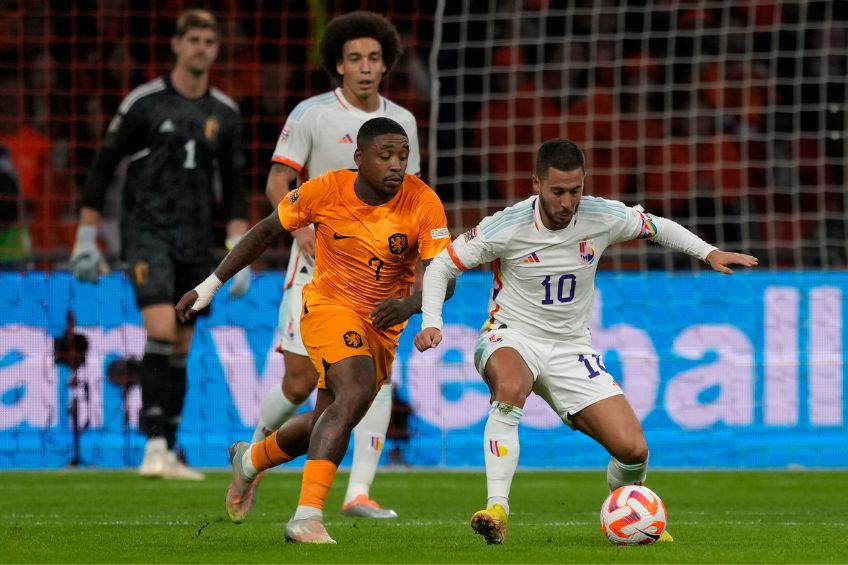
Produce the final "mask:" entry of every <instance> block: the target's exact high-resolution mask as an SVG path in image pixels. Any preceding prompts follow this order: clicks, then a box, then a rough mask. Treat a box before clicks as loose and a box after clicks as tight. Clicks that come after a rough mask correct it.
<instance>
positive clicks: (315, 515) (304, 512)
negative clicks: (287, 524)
mask: <svg viewBox="0 0 848 565" xmlns="http://www.w3.org/2000/svg"><path fill="white" fill-rule="evenodd" d="M292 520H321V521H322V522H323V521H324V511H323V510H321V509H320V508H315V507H314V506H302V505H300V504H298V505H297V510H295V511H294V516H292Z"/></svg>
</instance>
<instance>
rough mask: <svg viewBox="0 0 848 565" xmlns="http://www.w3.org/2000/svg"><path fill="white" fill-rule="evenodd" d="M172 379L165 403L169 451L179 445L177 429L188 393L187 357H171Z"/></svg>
mask: <svg viewBox="0 0 848 565" xmlns="http://www.w3.org/2000/svg"><path fill="white" fill-rule="evenodd" d="M169 365H170V374H171V378H170V381H169V383H168V395H167V400H166V401H165V439H166V440H167V442H168V449H173V448H174V445H175V444H176V443H177V428H178V427H179V425H180V419H181V416H182V413H183V404H184V401H185V393H186V356H185V355H177V354H174V355H171V358H170V363H169Z"/></svg>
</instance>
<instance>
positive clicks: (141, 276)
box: [133, 261, 150, 284]
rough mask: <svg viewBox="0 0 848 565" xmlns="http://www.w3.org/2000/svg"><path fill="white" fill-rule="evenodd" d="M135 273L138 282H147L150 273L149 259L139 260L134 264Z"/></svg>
mask: <svg viewBox="0 0 848 565" xmlns="http://www.w3.org/2000/svg"><path fill="white" fill-rule="evenodd" d="M133 274H134V275H135V283H136V284H145V283H146V282H147V277H148V276H149V275H150V265H148V264H147V261H139V262H138V263H136V264H135V265H133Z"/></svg>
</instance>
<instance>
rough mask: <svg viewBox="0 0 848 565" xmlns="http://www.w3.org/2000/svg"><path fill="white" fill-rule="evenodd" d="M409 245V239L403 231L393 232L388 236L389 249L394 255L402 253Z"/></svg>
mask: <svg viewBox="0 0 848 565" xmlns="http://www.w3.org/2000/svg"><path fill="white" fill-rule="evenodd" d="M407 247H409V240H408V239H407V238H406V234H405V233H393V234H392V235H390V236H389V251H391V252H392V253H394V254H395V255H402V254H403V252H404V251H406V248H407Z"/></svg>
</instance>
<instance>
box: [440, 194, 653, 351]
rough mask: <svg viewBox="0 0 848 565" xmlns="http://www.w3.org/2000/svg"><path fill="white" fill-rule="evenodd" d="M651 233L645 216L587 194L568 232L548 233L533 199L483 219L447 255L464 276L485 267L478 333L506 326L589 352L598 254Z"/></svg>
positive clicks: (535, 197)
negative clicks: (484, 304) (486, 286)
mask: <svg viewBox="0 0 848 565" xmlns="http://www.w3.org/2000/svg"><path fill="white" fill-rule="evenodd" d="M655 234H656V226H655V225H654V223H653V221H652V218H651V217H650V216H649V215H647V214H644V213H643V212H640V211H639V210H637V209H635V208H629V207H627V206H626V205H624V204H622V203H621V202H618V201H615V200H604V199H603V198H595V197H592V196H583V197H582V198H581V200H580V207H579V209H578V211H577V214H576V215H575V217H574V219H573V220H572V221H571V224H569V225H568V227H566V228H564V229H561V230H558V231H551V230H549V229H547V228H546V227H545V226H544V224H543V223H542V219H541V217H540V215H539V197H538V196H533V197H530V198H528V199H527V200H524V201H522V202H519V203H518V204H516V205H514V206H511V207H509V208H506V209H504V210H502V211H501V212H498V213H496V214H495V215H493V216H489V217H487V218H485V219H483V221H482V222H480V224H479V225H478V226H477V227H475V228H473V229H471V230H469V231H468V232H466V233H464V234H463V235H461V236H459V237H458V238H456V239H455V240H454V241H453V243H452V244H451V246H450V247H449V248H448V249H447V252H448V253H449V255H450V258H451V260H452V262H453V264H454V265H455V266H456V267H457V268H459V269H461V270H463V271H464V270H466V269H471V268H474V267H476V266H478V265H481V264H484V263H489V262H492V268H493V272H494V273H493V275H494V276H493V279H494V280H493V284H492V294H491V296H490V298H489V319H488V320H487V321H486V324H485V325H484V329H486V330H488V329H492V328H498V327H504V326H505V327H508V328H512V329H515V330H518V331H519V332H522V333H523V334H526V335H530V336H539V337H544V338H548V339H551V338H554V339H557V338H562V339H564V340H568V341H569V342H571V343H573V344H574V345H575V346H577V347H578V348H580V347H582V348H584V349H585V348H588V349H591V339H590V334H589V329H588V323H589V314H590V312H591V308H592V301H593V299H594V296H595V272H596V271H597V268H598V261H599V260H600V257H601V254H602V253H603V252H604V250H605V249H606V248H607V247H609V246H610V245H612V244H614V243H618V242H621V241H627V240H631V239H635V238H637V237H643V238H650V237H653V236H654V235H655Z"/></svg>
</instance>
